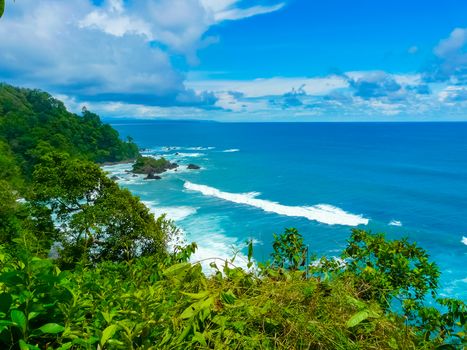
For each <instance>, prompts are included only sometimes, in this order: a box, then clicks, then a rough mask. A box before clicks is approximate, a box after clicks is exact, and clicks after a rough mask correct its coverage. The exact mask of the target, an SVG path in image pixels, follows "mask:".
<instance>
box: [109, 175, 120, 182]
mask: <svg viewBox="0 0 467 350" xmlns="http://www.w3.org/2000/svg"><path fill="white" fill-rule="evenodd" d="M111 179H112V180H115V181H116V180H120V178H119V177H118V176H117V175H114V176H112V177H111Z"/></svg>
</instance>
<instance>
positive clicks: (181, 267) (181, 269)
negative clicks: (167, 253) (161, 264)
mask: <svg viewBox="0 0 467 350" xmlns="http://www.w3.org/2000/svg"><path fill="white" fill-rule="evenodd" d="M190 267H191V264H190V263H180V264H175V265H172V266H170V267H169V268H167V269H165V270H164V276H167V277H169V276H177V275H184V274H185V273H186V271H187V270H188V269H189V268H190Z"/></svg>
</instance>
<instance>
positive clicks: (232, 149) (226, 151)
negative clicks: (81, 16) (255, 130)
mask: <svg viewBox="0 0 467 350" xmlns="http://www.w3.org/2000/svg"><path fill="white" fill-rule="evenodd" d="M222 152H223V153H233V152H240V150H239V149H238V148H231V149H225V150H223V151H222Z"/></svg>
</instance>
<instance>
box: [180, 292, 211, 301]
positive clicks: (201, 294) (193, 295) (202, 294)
mask: <svg viewBox="0 0 467 350" xmlns="http://www.w3.org/2000/svg"><path fill="white" fill-rule="evenodd" d="M182 294H184V295H186V296H189V297H190V298H191V299H203V298H205V297H207V296H208V295H209V291H207V290H205V291H203V292H199V293H187V292H182Z"/></svg>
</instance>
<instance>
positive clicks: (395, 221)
mask: <svg viewBox="0 0 467 350" xmlns="http://www.w3.org/2000/svg"><path fill="white" fill-rule="evenodd" d="M388 225H389V226H397V227H401V226H402V222H400V221H397V220H391V221H390V222H389V224H388Z"/></svg>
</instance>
